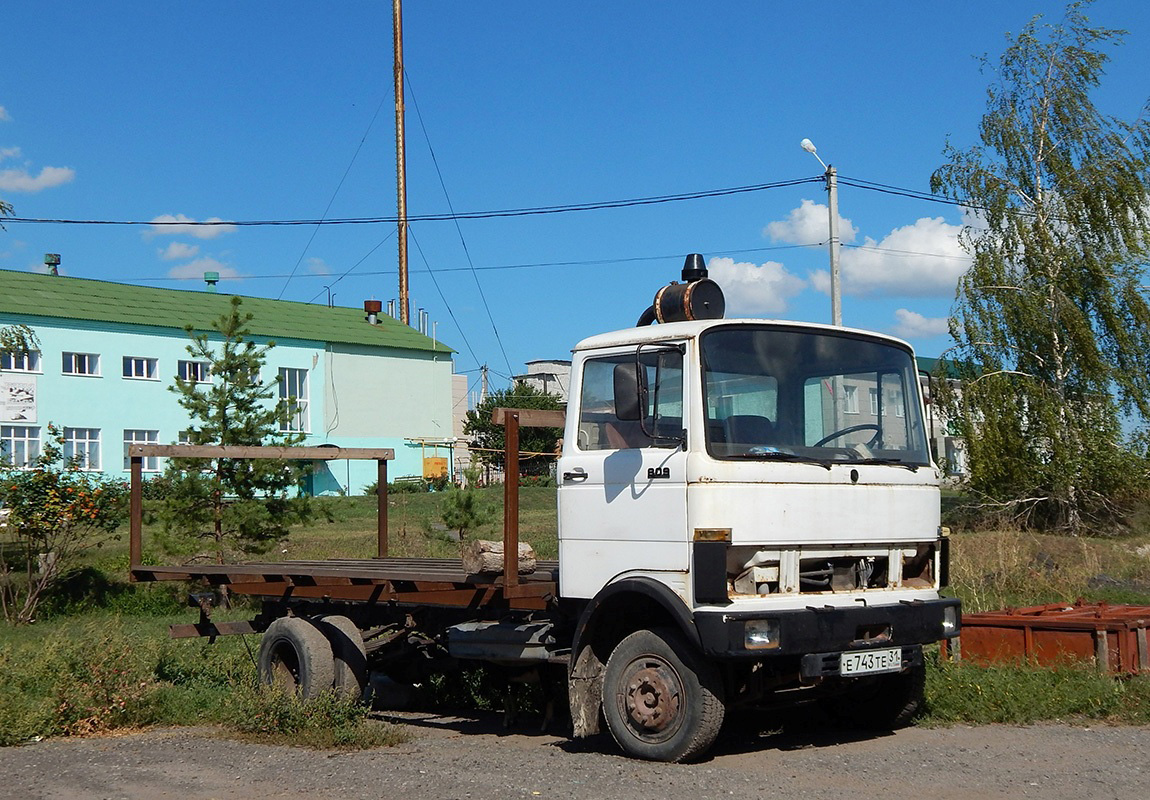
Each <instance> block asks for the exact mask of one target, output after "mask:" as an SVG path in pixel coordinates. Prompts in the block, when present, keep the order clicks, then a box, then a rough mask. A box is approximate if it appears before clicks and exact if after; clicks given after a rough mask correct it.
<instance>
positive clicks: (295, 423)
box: [279, 367, 308, 433]
mask: <svg viewBox="0 0 1150 800" xmlns="http://www.w3.org/2000/svg"><path fill="white" fill-rule="evenodd" d="M279 378H280V400H282V401H283V402H284V404H285V405H286V406H287V417H286V418H285V419H284V420H283V421H282V422H281V423H280V430H281V431H285V432H286V431H295V432H299V433H307V431H308V424H307V420H308V417H307V405H308V403H307V370H306V369H291V368H289V367H280V373H279Z"/></svg>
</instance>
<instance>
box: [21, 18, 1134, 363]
mask: <svg viewBox="0 0 1150 800" xmlns="http://www.w3.org/2000/svg"><path fill="white" fill-rule="evenodd" d="M1062 9H1063V4H1062V3H1060V2H1045V1H1044V0H1015V1H1014V2H1002V0H998V1H997V2H988V1H986V0H967V1H966V2H962V3H923V2H887V3H881V4H875V3H858V2H810V3H805V4H795V3H780V2H730V3H713V4H703V3H697V2H693V3H692V2H664V3H654V2H650V3H617V2H597V1H591V2H583V3H579V4H559V3H540V2H501V3H476V2H467V3H464V2H431V1H429V0H424V1H422V2H417V0H408V2H407V3H406V4H405V8H404V54H405V62H406V70H407V76H408V94H407V112H408V113H407V151H408V204H409V213H410V214H412V215H419V214H442V213H446V212H448V211H449V210H450V209H452V208H453V209H454V210H455V211H456V212H478V211H489V210H497V209H508V208H523V207H535V206H552V205H562V204H570V203H586V202H595V201H606V200H621V199H629V198H640V197H652V196H662V195H670V194H678V193H685V192H695V191H706V190H713V189H721V188H727V187H738V186H748V185H754V184H764V183H771V182H774V181H786V180H792V179H801V178H811V177H815V176H818V175H819V174H821V172H822V167H821V166H820V165H819V163H818V162H817V161H816V160H815V159H814V157H812V156H811V155H809V154H808V153H806V152H804V151H803V150H801V149H800V147H799V141H800V140H801V139H802V138H804V137H809V138H811V139H812V140H813V141H814V142H815V144H816V145H817V146H818V148H819V155H820V156H821V157H822V158H823V159H824V160H825V161H827V162H829V163H833V164H834V165H835V166H836V167H837V168H838V170H839V173H840V175H842V176H844V177H850V178H855V179H861V180H865V181H873V182H877V183H882V184H889V185H893V186H899V187H907V188H910V189H915V190H919V191H925V190H927V189H928V188H929V185H928V182H929V177H930V174H931V172H932V171H933V170H934V169H935V168H936V167H938V166H939V165H940V164H941V163H942V148H943V146H944V144H945V142H946V139H947V137H948V136H949V137H951V140H952V141H953V142H954V143H955V144H958V145H961V146H966V145H969V144H973V143H974V141H975V133H976V127H977V124H978V121H979V117H980V116H981V113H982V111H983V108H984V102H985V89H986V85H987V83H988V82H989V81H990V80H991V78H992V76H991V75H990V74H982V73H980V70H979V64H978V62H977V60H976V56H978V55H981V54H984V53H986V54H989V55H991V56H992V58H996V57H997V55H998V54H999V53H1000V52H1001V50H1002V49H1003V47H1004V43H1005V41H1006V40H1005V33H1006V32H1007V31H1017V30H1018V29H1019V28H1020V27H1021V26H1022V25H1023V24H1025V22H1026V21H1027V20H1028V19H1029V18H1030V16H1031V15H1033V14H1035V13H1040V12H1041V13H1046V14H1047V15H1048V16H1049V17H1051V18H1053V19H1057V18H1059V17H1060V16H1061V13H1062ZM1088 13H1089V14H1090V16H1091V18H1092V20H1094V22H1096V23H1097V24H1101V25H1106V26H1110V27H1121V28H1127V29H1128V30H1129V31H1130V33H1129V35H1128V37H1127V40H1126V45H1125V46H1123V47H1120V48H1117V49H1116V50H1114V51H1112V53H1111V55H1112V62H1111V64H1110V68H1109V70H1108V75H1107V77H1106V78H1105V80H1104V84H1103V87H1102V89H1101V90H1100V91H1099V92H1098V94H1097V98H1096V99H1097V101H1098V103H1099V105H1100V106H1101V108H1102V109H1103V110H1104V111H1105V112H1107V113H1110V114H1113V115H1116V116H1119V117H1123V118H1126V119H1131V118H1133V117H1135V116H1136V115H1137V114H1138V112H1139V110H1140V109H1141V107H1142V104H1143V103H1144V102H1145V101H1146V98H1147V95H1148V94H1150V92H1148V91H1147V83H1146V77H1145V76H1147V75H1150V3H1146V2H1144V0H1102V2H1099V3H1098V4H1097V5H1096V6H1095V7H1093V8H1092V9H1090V10H1089V11H1088ZM391 32H392V30H391V5H390V3H386V2H357V1H355V0H349V1H348V2H341V3H337V4H315V3H299V2H290V1H287V2H276V3H271V2H254V1H253V2H243V3H220V2H203V3H188V4H170V5H168V4H161V5H157V4H155V3H142V2H129V1H128V0H125V1H124V2H117V3H85V4H73V3H55V4H45V3H11V4H8V7H6V9H5V12H4V23H3V25H2V26H0V53H3V59H4V70H3V73H4V78H3V79H0V108H2V112H0V197H2V198H3V199H5V200H7V201H8V202H11V203H12V204H13V205H14V206H15V210H16V215H17V216H18V217H25V218H40V219H81V220H134V221H142V222H150V221H154V220H157V219H176V220H179V219H191V220H207V219H219V220H225V221H236V220H239V221H252V220H300V219H317V218H320V217H324V216H326V217H327V218H351V217H388V216H393V215H394V214H395V205H396V198H395V139H394V107H393V94H392V36H391ZM441 176H442V179H441ZM445 189H446V193H445ZM448 198H450V199H448ZM839 202H840V214H841V216H842V217H843V218H844V223H843V228H842V232H841V233H842V237H843V239H844V241H845V242H847V244H848V245H856V246H854V247H851V246H848V247H846V248H844V251H843V271H844V303H843V316H844V322H845V323H846V324H848V325H851V326H856V327H862V328H870V329H874V330H879V331H885V332H890V333H896V334H899V335H902V336H904V337H905V338H908V339H909V340H910V341H911V342H912V344H914V345H915V347H916V348H917V349H918V351H919V353H920V354H922V355H928V356H934V355H938V354H939V353H940V352H941V351H943V350H944V349H945V348H946V347H947V346H948V339H947V337H946V335H945V333H941V332H940V331H941V330H943V328H942V327H941V324H942V321H943V319H944V318H945V316H946V314H947V312H948V310H949V308H950V305H951V302H952V300H953V294H954V285H955V280H956V279H957V276H958V275H959V274H960V273H961V271H962V269H963V265H964V257H963V255H962V253H961V251H960V250H959V248H958V247H957V244H956V241H955V235H956V233H957V231H958V229H959V226H961V224H962V216H961V212H960V210H959V209H957V208H954V207H951V206H947V205H941V204H935V203H930V202H925V201H922V200H912V199H907V198H899V197H895V196H891V195H888V194H882V193H879V192H875V191H868V190H864V189H860V188H854V187H845V186H844V187H843V188H842V189H841V191H840V198H839ZM825 203H826V193H825V191H823V190H822V185H821V183H807V184H802V185H797V186H791V187H786V188H778V189H770V190H764V191H757V192H749V193H742V194H735V195H730V196H724V197H714V198H707V199H700V200H693V201H686V202H675V203H664V204H657V205H647V206H639V207H630V208H616V209H604V210H595V211H586V212H580V213H566V214H554V215H543V216H530V217H516V218H503V219H477V220H463V221H461V222H459V225H458V227H457V226H456V225H455V224H454V223H453V222H450V221H424V222H413V223H412V225H411V240H410V242H409V246H410V250H411V255H410V265H411V266H410V269H411V296H412V317H413V319H414V317H415V315H416V313H417V309H418V308H426V309H427V311H428V314H429V317H430V319H431V320H432V321H433V322H435V323H437V324H436V325H435V332H436V335H437V336H438V338H439V339H441V340H443V341H445V342H447V343H448V344H449V345H451V346H452V347H454V348H455V349H456V350H457V351H458V355H457V358H456V365H457V371H460V372H467V371H471V370H474V369H475V368H476V367H477V366H478V365H479V364H481V363H487V364H489V365H490V367H491V370H492V373H493V380H494V381H495V383H496V385H498V384H499V382H500V379H499V378H498V377H496V376H499V375H504V376H505V375H507V374H508V373H513V372H516V373H517V372H521V371H522V370H523V362H524V361H527V360H531V359H537V358H563V357H566V356H567V354H568V352H569V350H570V348H571V346H572V345H573V344H574V343H575V342H576V341H578V340H579V339H581V338H583V337H584V336H588V335H591V334H594V333H597V332H601V331H604V330H612V329H616V328H623V327H628V326H630V325H633V324H634V322H635V320H636V319H637V317H638V316H639V314H640V313H641V312H642V311H643V309H644V308H646V307H647V305H648V304H649V303H650V302H651V298H652V295H653V294H654V292H655V291H656V289H657V288H658V287H659V286H660V285H662V284H664V283H666V282H667V281H669V280H673V279H676V278H677V277H678V273H679V269H680V267H681V264H682V259H683V256H684V255H685V254H686V253H689V252H701V253H703V254H704V255H706V256H707V258H708V260H709V262H710V264H711V267H712V277H714V278H716V279H717V280H718V281H719V282H720V283H721V284H722V285H723V286H724V289H725V290H726V293H727V297H728V305H729V307H732V310H733V311H735V312H737V313H743V314H747V315H754V316H769V317H779V318H789V319H799V320H811V321H827V320H828V319H829V315H830V301H829V297H828V295H827V294H826V269H827V251H826V247H825V246H808V247H803V246H800V245H815V244H818V243H822V242H825V239H826V210H825V205H824V204H825ZM329 204H330V205H329ZM848 221H849V222H848ZM46 252H53V253H60V254H61V256H62V260H63V265H62V271H63V272H64V273H65V274H68V275H73V276H77V277H89V278H99V279H104V280H118V281H125V282H130V283H139V284H144V285H151V286H164V287H170V288H185V289H199V288H202V286H203V283H202V279H201V277H200V276H201V275H202V273H203V272H204V271H205V270H214V271H218V272H220V273H221V274H222V275H223V276H224V280H223V281H222V283H221V285H220V288H221V291H230V292H235V293H239V294H248V295H257V296H268V297H282V298H284V299H288V300H298V301H303V302H317V303H326V302H327V301H328V294H329V292H330V293H331V294H332V295H333V298H334V299H333V302H334V303H335V304H337V305H346V306H360V305H361V304H362V301H363V300H365V299H368V298H376V299H381V300H385V301H386V300H387V299H389V298H393V297H395V296H396V295H397V278H396V243H395V236H394V225H392V224H376V225H356V226H343V225H329V226H323V227H321V228H319V229H317V228H316V227H315V226H266V227H247V226H243V227H230V226H219V227H213V228H188V229H179V228H164V229H162V231H161V230H159V229H153V228H151V227H150V226H135V227H119V226H96V225H83V226H82V225H55V224H54V225H46V224H26V223H13V222H9V223H8V224H7V231H3V232H0V268H3V269H17V270H33V269H39V268H40V264H41V262H42V261H43V254H44V253H46ZM293 272H294V277H292V278H291V279H290V280H288V278H287V276H288V275H289V274H291V273H293ZM325 286H326V287H330V288H325Z"/></svg>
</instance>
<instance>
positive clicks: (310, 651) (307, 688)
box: [259, 617, 335, 699]
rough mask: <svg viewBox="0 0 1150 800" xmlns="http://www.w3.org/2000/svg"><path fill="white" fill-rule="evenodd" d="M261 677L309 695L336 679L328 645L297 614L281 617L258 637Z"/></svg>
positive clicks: (269, 682)
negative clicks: (295, 615)
mask: <svg viewBox="0 0 1150 800" xmlns="http://www.w3.org/2000/svg"><path fill="white" fill-rule="evenodd" d="M259 666H260V679H261V680H262V681H263V682H264V683H265V684H266V685H268V686H276V687H278V688H280V689H282V690H283V691H284V692H285V693H287V694H295V695H299V696H300V697H303V698H305V699H311V698H313V697H316V696H318V695H319V694H321V693H322V692H325V691H330V690H331V688H332V684H333V681H334V680H335V659H334V658H333V657H332V652H331V645H330V644H329V643H328V640H327V639H326V638H324V635H323V634H322V633H320V632H319V630H318V629H317V628H316V627H315V626H314V625H312V624H311V623H310V622H308V621H307V620H305V619H301V618H299V617H280V618H279V619H276V620H274V621H273V622H272V624H271V625H269V626H268V629H267V630H266V631H264V635H263V639H261V640H260V658H259Z"/></svg>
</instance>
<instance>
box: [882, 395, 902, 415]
mask: <svg viewBox="0 0 1150 800" xmlns="http://www.w3.org/2000/svg"><path fill="white" fill-rule="evenodd" d="M886 402H887V404H888V405H889V406H890V407H891V408H893V409H894V415H895V416H896V417H901V416H903V415H905V414H906V409H905V408H904V407H903V402H902V389H889V390H887V393H886Z"/></svg>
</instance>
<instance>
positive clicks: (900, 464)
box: [850, 458, 919, 472]
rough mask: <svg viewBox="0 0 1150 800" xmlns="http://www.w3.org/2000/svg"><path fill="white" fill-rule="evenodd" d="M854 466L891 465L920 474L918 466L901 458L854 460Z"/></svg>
mask: <svg viewBox="0 0 1150 800" xmlns="http://www.w3.org/2000/svg"><path fill="white" fill-rule="evenodd" d="M850 463H852V464H890V465H891V466H895V467H903V468H904V469H909V470H910V471H911V472H918V467H919V465H918V464H912V463H908V462H905V461H903V460H902V459H901V458H860V459H852V460H851V462H850Z"/></svg>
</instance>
